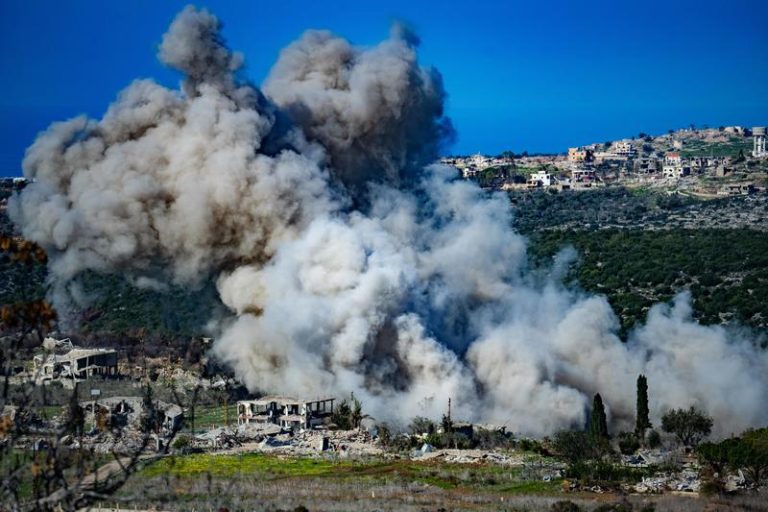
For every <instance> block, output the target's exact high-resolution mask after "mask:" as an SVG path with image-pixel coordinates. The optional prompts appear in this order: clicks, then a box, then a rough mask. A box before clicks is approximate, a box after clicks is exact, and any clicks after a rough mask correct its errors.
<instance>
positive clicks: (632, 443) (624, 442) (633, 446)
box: [619, 432, 640, 455]
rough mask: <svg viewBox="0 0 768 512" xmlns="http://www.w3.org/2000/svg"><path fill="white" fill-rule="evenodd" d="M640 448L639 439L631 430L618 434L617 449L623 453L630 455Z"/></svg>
mask: <svg viewBox="0 0 768 512" xmlns="http://www.w3.org/2000/svg"><path fill="white" fill-rule="evenodd" d="M638 448H640V441H638V440H637V436H635V434H633V433H632V432H621V433H620V434H619V451H620V452H621V453H623V454H624V455H632V454H633V453H635V452H636V451H637V450H638Z"/></svg>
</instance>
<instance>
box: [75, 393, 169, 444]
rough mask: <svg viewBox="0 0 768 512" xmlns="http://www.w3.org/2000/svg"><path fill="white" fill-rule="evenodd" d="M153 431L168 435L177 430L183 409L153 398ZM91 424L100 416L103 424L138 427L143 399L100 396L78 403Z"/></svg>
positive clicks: (142, 411) (118, 426) (142, 412)
mask: <svg viewBox="0 0 768 512" xmlns="http://www.w3.org/2000/svg"><path fill="white" fill-rule="evenodd" d="M152 405H153V407H154V414H155V418H156V421H155V422H154V423H155V426H156V427H155V429H154V430H155V433H156V434H163V435H169V434H171V433H174V432H177V431H178V430H179V429H180V428H181V427H182V423H183V421H184V410H183V409H182V408H181V407H179V406H178V405H176V404H171V403H168V402H163V401H162V400H154V401H153V402H152ZM80 407H82V408H83V410H84V411H85V412H86V414H87V415H88V419H89V421H90V422H91V423H92V424H94V425H95V424H96V423H97V421H96V416H100V417H101V419H102V421H103V423H104V424H105V425H109V426H111V427H116V428H123V427H129V428H138V427H139V423H140V421H141V417H142V414H144V413H145V411H144V399H143V398H142V397H135V396H117V397H111V398H100V399H98V400H88V401H85V402H81V403H80Z"/></svg>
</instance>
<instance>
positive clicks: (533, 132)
mask: <svg viewBox="0 0 768 512" xmlns="http://www.w3.org/2000/svg"><path fill="white" fill-rule="evenodd" d="M186 3H189V2H185V1H170V0H169V1H149V0H131V1H108V0H100V1H84V0H67V1H66V2H62V1H54V0H50V1H40V0H0V175H14V174H18V173H19V170H18V167H19V162H20V160H21V157H22V155H23V152H24V149H25V148H26V146H28V145H29V144H30V143H31V142H32V140H33V138H34V136H35V134H36V133H37V132H38V131H39V130H41V129H43V128H45V127H46V126H47V125H48V123H50V122H51V121H54V120H59V119H62V118H66V117H69V116H72V115H76V114H79V113H87V114H89V115H91V116H100V115H101V114H102V113H103V112H104V110H105V109H106V107H107V105H108V104H109V102H110V101H112V100H113V99H114V97H115V95H116V93H117V92H118V91H119V90H120V89H121V88H123V87H125V86H126V85H127V84H128V83H129V82H130V81H131V80H132V79H134V78H136V77H154V78H155V79H157V80H158V81H160V82H161V83H164V84H167V85H172V86H173V85H175V84H176V83H177V81H178V76H176V75H175V74H174V73H172V72H170V71H169V70H167V69H164V68H163V67H162V65H160V64H159V63H158V62H157V60H156V59H155V53H156V48H157V45H158V44H159V42H160V38H161V36H162V34H163V32H164V31H165V29H166V27H167V26H168V24H169V23H170V21H171V19H172V18H173V16H174V14H175V13H176V12H177V11H178V10H180V9H181V8H182V7H183V6H184V5H185V4H186ZM197 5H198V6H205V7H208V8H210V9H211V10H212V11H213V12H214V13H215V14H217V15H218V16H219V17H220V19H222V20H223V22H224V24H225V27H224V35H225V37H226V38H227V40H228V41H229V43H230V45H231V46H232V47H233V48H235V49H238V50H241V51H243V52H244V53H245V56H246V62H247V75H248V76H249V77H250V78H251V79H252V80H253V81H254V82H256V83H260V82H261V81H262V80H263V78H264V77H265V75H266V73H267V71H268V70H269V67H270V66H271V64H272V63H273V62H274V60H275V58H276V56H277V52H278V51H279V49H280V48H282V47H283V46H285V45H286V44H287V43H289V42H290V41H292V40H293V39H295V38H296V37H297V36H299V34H300V33H301V32H302V31H303V30H304V29H307V28H326V29H330V30H332V31H334V32H336V33H338V34H340V35H343V36H345V37H347V38H348V39H350V40H352V41H353V42H354V43H356V44H361V45H370V44H373V43H375V42H377V41H378V40H380V39H382V38H384V37H386V35H387V33H388V27H389V24H390V22H391V21H392V20H394V19H403V20H406V21H407V22H409V23H410V24H411V25H412V26H414V27H415V28H416V30H417V31H418V33H419V35H420V36H421V39H422V47H421V59H422V61H423V62H424V63H427V64H431V65H434V66H436V67H437V68H438V69H439V70H440V71H441V72H442V73H443V76H444V78H445V84H446V88H447V90H448V92H449V94H450V97H449V102H448V112H449V114H450V116H451V117H452V118H453V120H454V123H455V125H456V127H457V129H458V132H459V137H458V140H457V142H456V144H455V145H454V146H453V147H452V152H453V153H471V152H476V151H481V152H486V153H497V152H500V151H502V150H504V149H511V150H513V151H517V152H521V151H523V150H528V151H531V152H557V151H565V149H566V148H567V146H569V145H579V144H586V143H589V142H595V141H598V142H599V141H604V140H608V139H615V138H620V137H623V136H630V135H634V134H637V133H638V132H640V131H644V132H648V133H663V132H665V131H666V130H667V129H669V128H677V127H682V126H687V125H689V124H690V123H695V124H697V125H703V124H709V125H711V126H718V125H721V124H741V125H747V126H749V125H754V124H766V123H768V2H766V1H762V0H749V1H747V0H731V1H727V2H726V1H725V0H717V1H711V0H698V1H688V0H685V1H676V0H667V1H664V2H662V1H656V0H645V1H642V0H641V1H632V2H623V1H620V0H612V1H607V0H606V1H584V2H577V1H565V0H551V1H549V2H532V1H524V2H523V1H506V2H502V1H499V2H485V1H483V0H471V1H465V2H451V1H449V0H441V1H423V2H419V1H416V0H406V1H403V0H394V1H387V2H384V1H381V2H371V1H361V0H356V1H343V2H331V1H322V2H318V1H304V2H298V1H294V0H280V1H269V2H266V1H257V0H253V1H234V0H227V1H215V0H210V1H205V2H198V3H197Z"/></svg>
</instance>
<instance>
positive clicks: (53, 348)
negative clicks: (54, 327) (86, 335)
mask: <svg viewBox="0 0 768 512" xmlns="http://www.w3.org/2000/svg"><path fill="white" fill-rule="evenodd" d="M43 347H44V348H45V350H46V352H45V353H44V354H38V355H36V356H35V357H34V359H33V362H34V366H35V376H36V379H37V380H38V381H42V382H44V381H47V380H53V379H59V378H67V379H72V380H85V379H88V378H90V377H93V376H97V375H100V376H104V377H108V376H109V377H113V376H117V351H116V350H113V349H109V348H79V347H75V346H74V345H72V342H71V341H70V340H69V339H65V340H54V339H52V338H46V339H45V341H44V342H43Z"/></svg>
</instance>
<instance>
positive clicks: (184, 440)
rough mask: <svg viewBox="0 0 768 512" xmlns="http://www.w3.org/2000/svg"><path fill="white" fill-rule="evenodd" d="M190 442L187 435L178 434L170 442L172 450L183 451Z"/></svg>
mask: <svg viewBox="0 0 768 512" xmlns="http://www.w3.org/2000/svg"><path fill="white" fill-rule="evenodd" d="M191 443H192V439H191V438H190V437H189V436H186V435H180V436H176V439H174V440H173V443H171V448H173V449H174V450H179V451H184V450H186V449H187V448H189V446H190V444H191Z"/></svg>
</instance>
